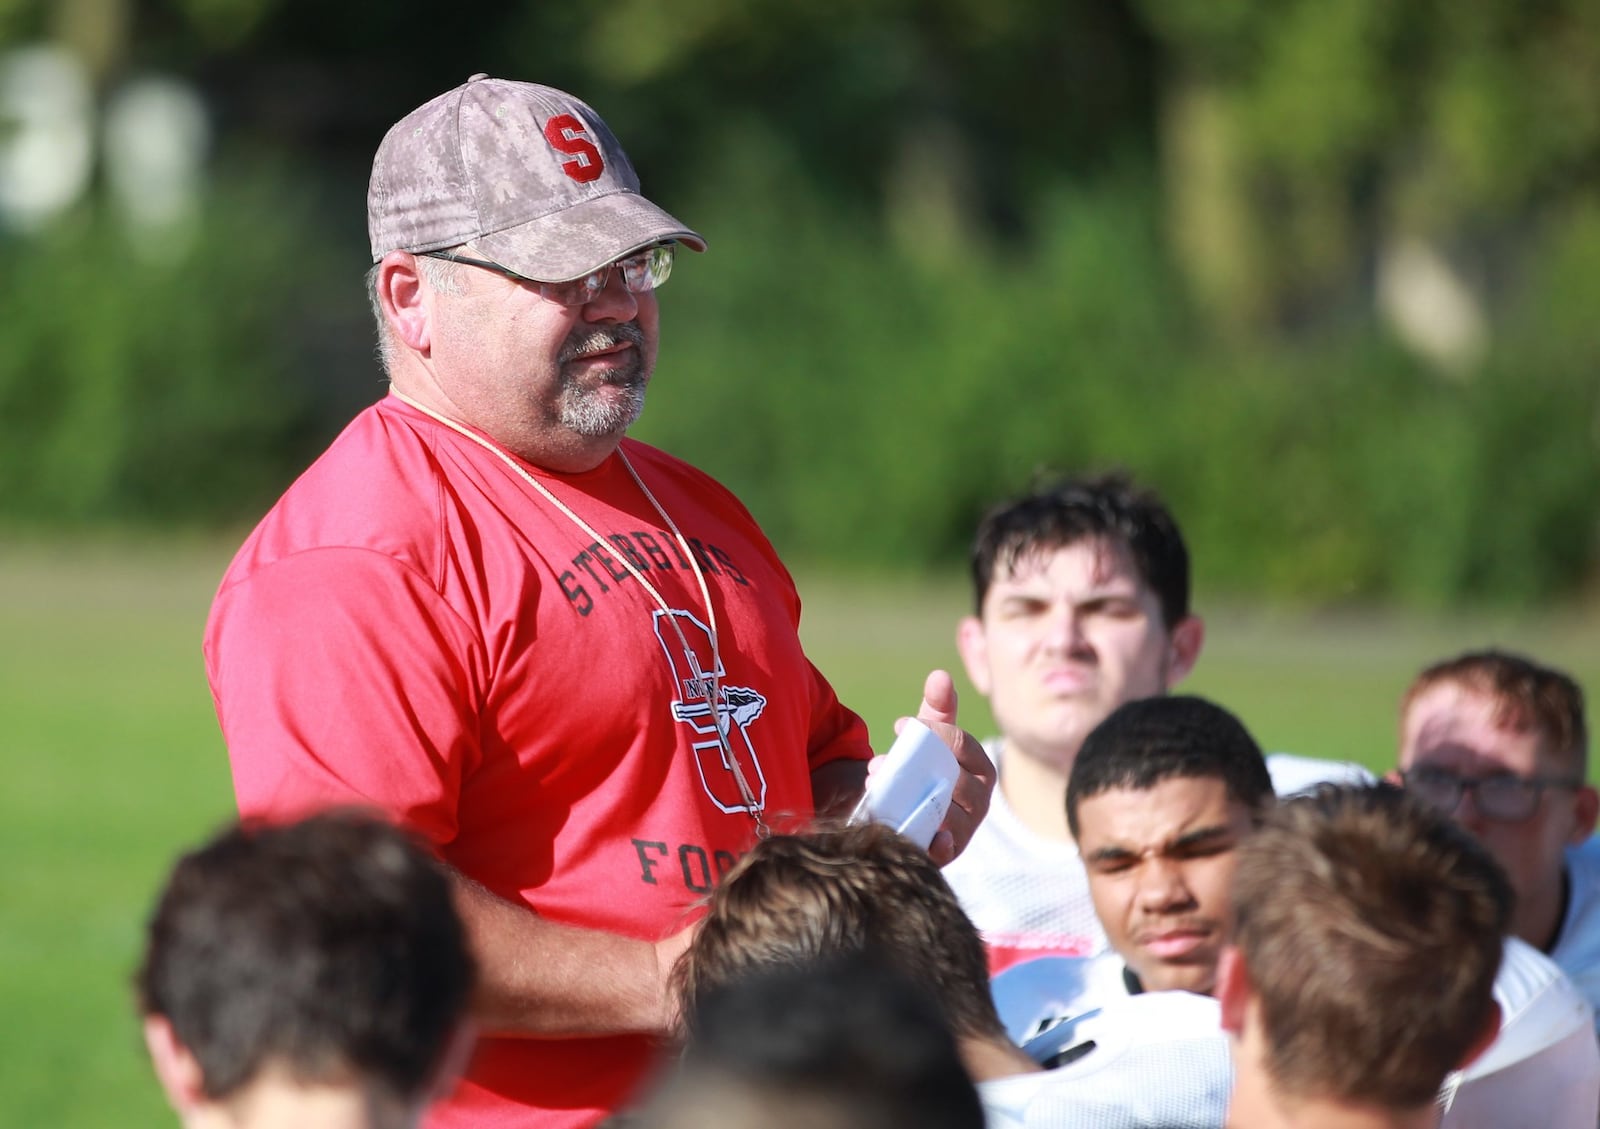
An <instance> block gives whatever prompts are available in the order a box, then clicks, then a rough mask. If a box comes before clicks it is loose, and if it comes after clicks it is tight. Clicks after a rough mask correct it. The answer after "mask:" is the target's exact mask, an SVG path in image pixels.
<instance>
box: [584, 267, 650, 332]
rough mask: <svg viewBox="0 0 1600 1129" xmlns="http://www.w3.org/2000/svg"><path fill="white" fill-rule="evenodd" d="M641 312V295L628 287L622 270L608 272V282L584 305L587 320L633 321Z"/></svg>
mask: <svg viewBox="0 0 1600 1129" xmlns="http://www.w3.org/2000/svg"><path fill="white" fill-rule="evenodd" d="M638 312H639V296H638V295H637V294H635V293H634V292H633V291H631V290H629V289H628V286H627V283H626V282H624V281H623V278H622V272H621V271H620V270H617V269H615V268H613V269H611V270H609V271H607V272H606V284H605V285H604V286H602V287H601V288H600V291H599V293H597V294H596V295H595V296H594V297H593V298H590V299H589V300H588V301H587V302H585V303H584V306H583V318H584V320H585V321H632V320H633V318H634V316H635V315H636V314H638Z"/></svg>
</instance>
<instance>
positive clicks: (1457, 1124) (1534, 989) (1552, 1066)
mask: <svg viewBox="0 0 1600 1129" xmlns="http://www.w3.org/2000/svg"><path fill="white" fill-rule="evenodd" d="M1494 998H1495V1000H1496V1002H1498V1003H1499V1005H1500V1012H1501V1026H1500V1034H1499V1035H1498V1036H1497V1037H1496V1038H1495V1041H1494V1042H1493V1043H1491V1044H1490V1045H1489V1049H1488V1050H1486V1051H1485V1052H1484V1053H1483V1054H1482V1055H1480V1056H1479V1057H1478V1058H1477V1059H1475V1060H1474V1061H1473V1062H1471V1063H1470V1064H1468V1066H1467V1068H1466V1069H1465V1070H1463V1071H1459V1072H1457V1073H1455V1074H1452V1075H1451V1076H1450V1078H1449V1079H1448V1080H1447V1081H1446V1082H1445V1086H1444V1091H1443V1093H1442V1094H1441V1095H1440V1104H1441V1105H1443V1106H1444V1107H1445V1113H1444V1119H1443V1120H1442V1121H1441V1122H1440V1123H1439V1124H1440V1126H1441V1129H1502V1127H1503V1126H1509V1125H1526V1124H1531V1122H1530V1121H1529V1120H1528V1118H1529V1114H1530V1111H1532V1110H1537V1111H1538V1118H1537V1123H1538V1125H1539V1126H1540V1129H1592V1126H1594V1124H1595V1122H1596V1119H1597V1117H1600V1044H1596V1042H1595V1038H1594V1013H1593V1010H1592V1009H1591V1008H1590V1006H1589V1003H1588V1001H1587V1000H1585V999H1584V998H1583V996H1582V994H1581V993H1579V991H1578V989H1577V988H1576V987H1575V986H1574V985H1573V983H1572V982H1571V981H1570V980H1568V979H1567V977H1566V976H1565V975H1563V974H1562V972H1561V970H1560V969H1559V968H1557V967H1556V965H1555V963H1554V962H1553V961H1551V960H1550V959H1549V958H1547V957H1546V956H1544V955H1543V954H1542V953H1540V952H1539V951H1538V950H1537V949H1535V948H1533V946H1531V945H1527V944H1524V943H1523V942H1521V941H1519V940H1517V939H1516V938H1514V937H1512V938H1508V939H1507V940H1506V948H1505V957H1504V959H1503V960H1502V961H1501V964H1500V974H1499V975H1498V976H1496V977H1495V982H1494Z"/></svg>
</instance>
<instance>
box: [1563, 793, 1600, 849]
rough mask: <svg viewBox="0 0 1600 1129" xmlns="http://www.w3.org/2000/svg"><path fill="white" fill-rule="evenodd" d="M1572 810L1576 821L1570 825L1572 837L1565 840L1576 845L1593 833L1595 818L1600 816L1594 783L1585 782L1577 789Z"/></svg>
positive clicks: (1599, 804) (1599, 794)
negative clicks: (1575, 814)
mask: <svg viewBox="0 0 1600 1129" xmlns="http://www.w3.org/2000/svg"><path fill="white" fill-rule="evenodd" d="M1573 804H1574V807H1573V810H1574V811H1575V812H1576V813H1577V822H1576V823H1574V824H1573V826H1572V837H1571V838H1570V839H1568V840H1567V842H1568V843H1569V844H1570V845H1571V846H1574V847H1576V846H1577V845H1578V844H1579V843H1581V842H1583V841H1584V840H1585V839H1587V838H1589V836H1591V835H1593V834H1594V826H1595V820H1596V817H1597V816H1600V792H1596V791H1595V788H1594V785H1592V784H1585V785H1584V786H1583V787H1581V788H1579V789H1578V794H1577V796H1575V797H1574V799H1573Z"/></svg>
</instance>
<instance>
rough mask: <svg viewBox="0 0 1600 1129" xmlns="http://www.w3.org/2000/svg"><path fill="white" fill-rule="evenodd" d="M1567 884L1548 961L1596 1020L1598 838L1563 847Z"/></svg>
mask: <svg viewBox="0 0 1600 1129" xmlns="http://www.w3.org/2000/svg"><path fill="white" fill-rule="evenodd" d="M1567 881H1568V882H1569V884H1570V885H1569V887H1568V889H1569V893H1568V896H1567V915H1566V917H1565V919H1563V921H1562V922H1561V932H1560V933H1559V934H1557V936H1556V943H1555V946H1554V947H1553V948H1552V949H1551V950H1550V959H1551V960H1553V961H1555V962H1556V964H1557V965H1559V966H1560V968H1561V971H1562V972H1565V973H1566V974H1567V977H1568V979H1570V980H1571V981H1572V982H1573V983H1574V984H1576V985H1577V986H1578V991H1579V992H1581V993H1583V997H1584V999H1586V1000H1588V1001H1589V1006H1590V1007H1591V1008H1593V1009H1594V1011H1595V1013H1596V1016H1597V1020H1600V837H1597V838H1592V839H1590V840H1589V841H1588V842H1586V843H1580V844H1579V845H1578V846H1576V847H1568V848H1567ZM1597 1034H1600V1031H1597Z"/></svg>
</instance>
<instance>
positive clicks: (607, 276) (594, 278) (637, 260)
mask: <svg viewBox="0 0 1600 1129" xmlns="http://www.w3.org/2000/svg"><path fill="white" fill-rule="evenodd" d="M676 248H677V244H675V243H656V244H653V245H652V246H649V247H646V248H645V249H644V250H643V251H638V252H635V253H634V254H632V255H628V256H626V257H624V258H621V259H618V260H617V261H616V262H614V263H607V264H606V265H605V266H603V267H599V268H597V269H595V270H592V271H590V272H589V273H588V274H586V275H584V276H583V277H582V278H574V279H570V280H568V281H567V282H546V281H544V280H543V279H539V278H529V277H528V276H527V275H524V274H518V273H517V272H516V271H514V270H512V269H511V268H510V267H507V266H502V265H500V264H499V263H497V262H494V261H493V260H491V259H474V258H471V257H469V256H467V255H457V254H456V253H455V252H453V251H423V252H421V254H423V255H425V256H427V257H428V258H430V259H443V260H444V261H445V262H447V263H460V264H461V265H462V266H468V267H482V268H483V269H484V270H492V271H494V272H495V273H496V274H503V275H505V276H506V277H507V278H511V279H515V280H516V281H518V282H526V283H527V284H528V285H530V286H536V287H538V288H539V296H540V297H541V298H544V299H545V300H546V301H550V302H555V303H558V304H559V305H563V306H581V305H583V304H584V303H586V302H592V301H594V300H595V299H596V298H598V297H599V296H600V292H601V291H602V290H604V289H605V288H606V285H607V284H608V283H609V282H610V281H611V272H612V271H613V270H615V271H617V272H619V273H620V274H621V275H622V284H623V285H624V286H626V287H627V288H628V289H629V290H630V291H631V292H633V293H634V294H643V293H644V292H645V291H647V290H654V289H655V288H656V287H658V286H660V285H661V284H662V283H664V282H666V281H667V279H668V278H670V277H672V260H673V257H674V252H675V251H676Z"/></svg>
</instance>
